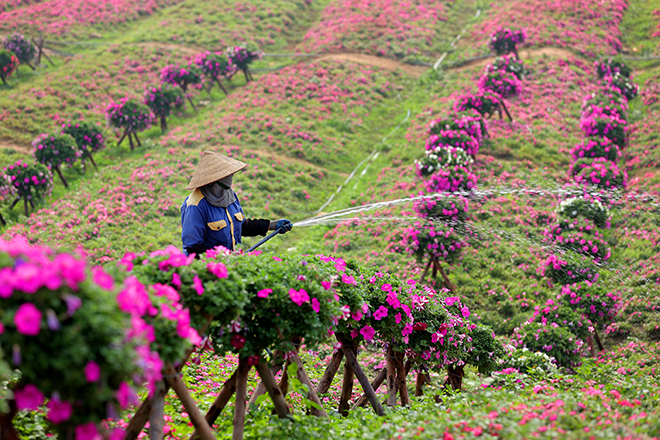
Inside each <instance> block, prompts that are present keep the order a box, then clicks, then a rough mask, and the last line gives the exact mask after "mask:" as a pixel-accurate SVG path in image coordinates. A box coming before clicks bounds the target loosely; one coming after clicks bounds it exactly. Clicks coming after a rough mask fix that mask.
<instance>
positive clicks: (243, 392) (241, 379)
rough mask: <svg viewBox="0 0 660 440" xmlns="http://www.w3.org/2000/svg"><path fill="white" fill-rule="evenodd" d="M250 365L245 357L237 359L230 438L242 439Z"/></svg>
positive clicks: (233, 439) (234, 439)
mask: <svg viewBox="0 0 660 440" xmlns="http://www.w3.org/2000/svg"><path fill="white" fill-rule="evenodd" d="M249 371H250V366H249V365H248V364H247V358H243V359H240V360H239V361H238V375H237V376H236V405H235V406H234V422H233V426H234V430H233V433H232V440H242V439H243V431H244V430H245V400H246V397H247V380H248V372H249Z"/></svg>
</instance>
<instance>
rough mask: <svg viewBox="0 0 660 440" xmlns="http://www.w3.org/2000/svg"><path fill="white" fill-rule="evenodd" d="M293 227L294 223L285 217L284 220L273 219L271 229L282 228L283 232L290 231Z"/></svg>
mask: <svg viewBox="0 0 660 440" xmlns="http://www.w3.org/2000/svg"><path fill="white" fill-rule="evenodd" d="M292 228H293V223H291V222H290V221H289V220H287V219H285V218H283V219H282V220H273V221H271V222H270V228H269V229H270V230H278V229H281V230H282V234H284V233H286V232H289V231H290V230H291V229H292Z"/></svg>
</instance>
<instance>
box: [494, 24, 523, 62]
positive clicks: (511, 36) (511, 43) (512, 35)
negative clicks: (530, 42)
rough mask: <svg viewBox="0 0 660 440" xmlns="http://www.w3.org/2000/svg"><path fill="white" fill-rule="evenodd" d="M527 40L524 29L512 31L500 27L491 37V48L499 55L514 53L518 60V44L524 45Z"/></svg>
mask: <svg viewBox="0 0 660 440" xmlns="http://www.w3.org/2000/svg"><path fill="white" fill-rule="evenodd" d="M525 40H527V34H526V33H525V31H524V30H522V29H510V28H505V27H502V26H500V27H499V28H498V29H497V30H496V31H495V33H494V34H493V35H492V36H491V37H490V43H489V46H490V48H491V49H492V50H493V51H494V52H495V53H496V54H497V55H507V54H510V53H512V52H513V54H514V55H515V56H516V58H518V59H520V57H519V56H518V48H517V45H518V44H522V43H524V42H525Z"/></svg>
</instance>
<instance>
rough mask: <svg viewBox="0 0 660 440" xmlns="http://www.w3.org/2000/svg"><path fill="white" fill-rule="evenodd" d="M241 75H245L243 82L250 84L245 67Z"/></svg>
mask: <svg viewBox="0 0 660 440" xmlns="http://www.w3.org/2000/svg"><path fill="white" fill-rule="evenodd" d="M243 75H245V82H247V83H249V82H250V77H249V76H248V70H247V67H246V68H245V69H243Z"/></svg>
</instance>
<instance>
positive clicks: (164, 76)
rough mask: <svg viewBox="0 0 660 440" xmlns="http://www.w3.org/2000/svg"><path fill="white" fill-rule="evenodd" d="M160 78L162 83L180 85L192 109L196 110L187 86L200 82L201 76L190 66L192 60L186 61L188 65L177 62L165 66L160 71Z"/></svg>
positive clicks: (197, 70)
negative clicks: (182, 65)
mask: <svg viewBox="0 0 660 440" xmlns="http://www.w3.org/2000/svg"><path fill="white" fill-rule="evenodd" d="M160 79H161V81H163V82H164V83H167V84H172V85H173V86H179V87H181V90H183V93H184V94H185V95H186V98H188V102H190V105H191V106H192V108H193V110H195V112H197V109H196V108H195V104H193V102H192V98H191V97H190V95H188V87H189V86H195V85H198V84H201V83H202V77H201V72H200V71H199V69H197V68H196V67H194V66H192V61H191V62H190V63H188V67H181V66H179V65H178V64H170V65H168V66H165V67H164V68H163V70H161V72H160Z"/></svg>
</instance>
